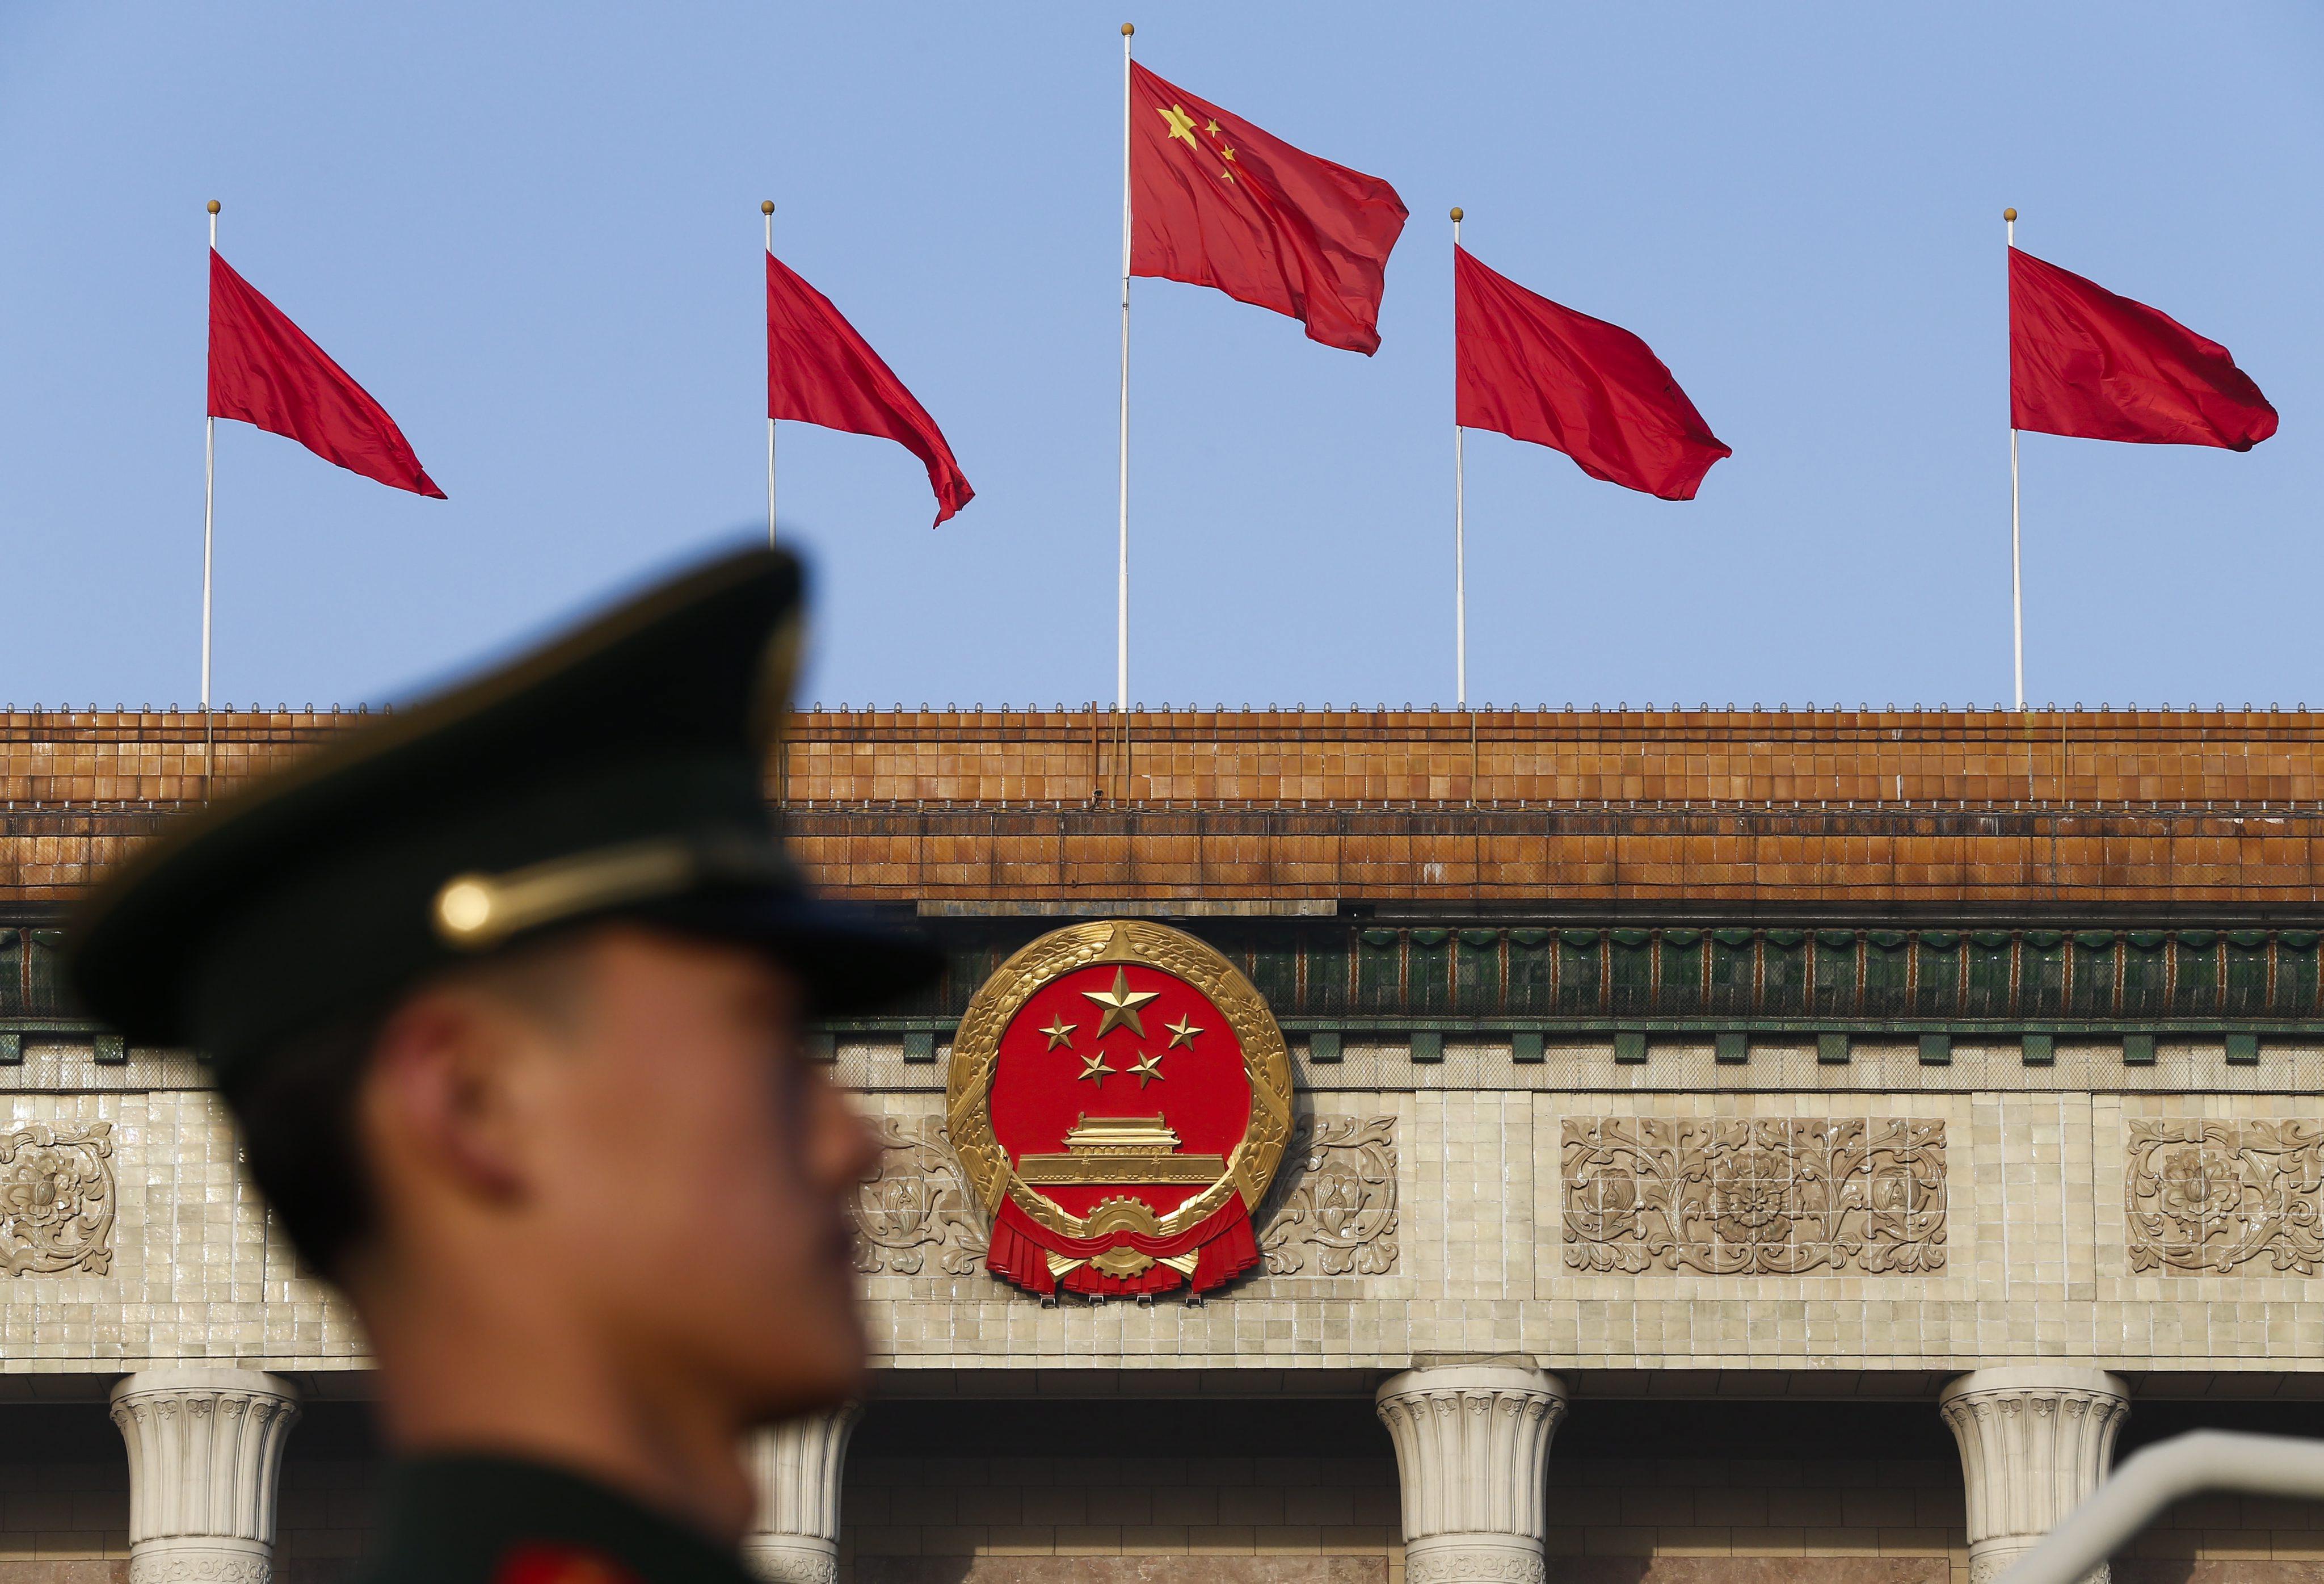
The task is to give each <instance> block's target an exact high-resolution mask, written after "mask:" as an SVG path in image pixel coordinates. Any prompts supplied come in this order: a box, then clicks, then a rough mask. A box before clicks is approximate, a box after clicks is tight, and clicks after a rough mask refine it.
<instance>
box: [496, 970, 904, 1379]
mask: <svg viewBox="0 0 2324 1584" xmlns="http://www.w3.org/2000/svg"><path fill="white" fill-rule="evenodd" d="M583 950H584V952H585V958H584V960H583V962H582V964H581V967H582V968H583V972H584V980H583V983H584V986H585V988H584V989H583V991H582V995H581V1005H580V1008H579V1011H580V1015H579V1016H577V1017H576V1018H574V1019H572V1020H571V1022H570V1027H569V1028H568V1029H567V1030H566V1031H564V1037H563V1038H560V1039H559V1040H558V1042H557V1043H558V1045H559V1046H561V1047H562V1049H561V1050H559V1051H557V1052H555V1053H554V1055H553V1057H552V1059H551V1060H550V1061H548V1062H547V1063H545V1064H543V1065H542V1067H541V1069H540V1072H541V1077H542V1079H543V1080H544V1082H545V1084H546V1086H547V1087H545V1088H543V1089H542V1090H541V1091H540V1092H539V1093H537V1094H536V1095H535V1096H534V1097H533V1104H532V1105H531V1106H530V1107H527V1108H528V1109H530V1110H531V1111H532V1112H533V1113H534V1115H535V1116H537V1117H538V1119H539V1136H538V1139H537V1141H536V1144H535V1147H534V1149H533V1150H532V1151H530V1152H528V1153H531V1154H532V1156H533V1161H534V1168H533V1169H534V1171H535V1172H536V1174H537V1175H536V1183H537V1190H536V1192H535V1193H534V1194H533V1195H531V1196H529V1197H530V1199H531V1203H530V1206H529V1207H528V1209H529V1216H528V1218H529V1219H530V1221H531V1222H532V1223H533V1225H534V1226H535V1227H536V1228H537V1230H538V1233H539V1236H541V1237H545V1238H548V1239H549V1240H551V1241H552V1243H553V1244H554V1245H555V1247H556V1250H557V1252H558V1253H559V1254H561V1255H562V1256H563V1261H564V1262H565V1263H566V1264H567V1271H568V1272H569V1274H570V1279H571V1280H572V1281H573V1283H575V1291H576V1297H577V1298H578V1300H579V1301H581V1302H582V1303H583V1304H584V1305H586V1307H587V1308H588V1309H589V1310H590V1311H593V1318H594V1319H595V1321H596V1322H597V1323H599V1324H600V1325H602V1326H604V1328H606V1329H607V1330H608V1331H609V1332H610V1333H611V1334H612V1335H613V1338H614V1339H615V1340H616V1342H617V1345H619V1346H621V1347H622V1348H625V1349H627V1350H629V1351H630V1352H631V1355H632V1364H633V1365H634V1366H636V1367H637V1368H639V1369H641V1370H644V1371H649V1372H653V1373H655V1374H659V1375H664V1376H667V1377H668V1378H669V1379H671V1380H673V1382H684V1383H685V1384H686V1385H690V1386H692V1387H694V1388H696V1389H703V1390H708V1391H711V1392H714V1393H718V1394H725V1395H729V1396H730V1397H731V1398H732V1400H733V1401H736V1402H738V1403H742V1404H744V1405H746V1406H747V1408H748V1409H749V1410H750V1411H752V1412H754V1413H758V1414H760V1415H761V1416H765V1417H775V1416H779V1415H781V1414H783V1413H790V1412H796V1411H798V1410H802V1409H806V1408H812V1407H816V1406H821V1405H825V1404H827V1403H833V1402H835V1401H837V1400H839V1399H841V1398H843V1397H844V1396H846V1395H848V1394H852V1393H853V1392H854V1391H856V1390H857V1389H859V1388H860V1386H861V1385H862V1370H863V1362H864V1339H863V1330H862V1320H861V1318H860V1316H859V1315H858V1313H857V1310H856V1299H855V1278H854V1272H853V1267H852V1264H851V1263H850V1259H849V1251H850V1245H849V1226H848V1222H847V1219H846V1213H845V1201H846V1197H847V1195H848V1194H849V1193H850V1192H851V1191H852V1190H853V1188H854V1186H855V1184H856V1183H857V1182H859V1181H861V1180H862V1177H863V1176H864V1174H865V1173H866V1172H867V1171H868V1170H869V1168H870V1166H871V1163H872V1160H873V1152H874V1150H875V1147H876V1146H875V1145H874V1143H873V1141H872V1138H871V1134H870V1132H869V1130H868V1129H867V1128H866V1127H865V1126H864V1125H863V1123H862V1120H861V1119H860V1118H858V1117H857V1116H856V1115H855V1114H854V1111H853V1108H852V1107H850V1106H849V1105H848V1104H847V1102H846V1101H845V1100H844V1099H843V1098H841V1096H840V1095H839V1093H838V1092H837V1091H836V1090H835V1088H833V1087H832V1086H831V1084H830V1082H829V1081H828V1080H827V1079H825V1076H824V1074H823V1072H822V1070H820V1069H819V1068H816V1067H815V1066H812V1065H810V1064H809V1063H808V1062H807V1060H806V1052H805V1050H804V1042H803V1040H802V1038H801V1026H800V1024H801V1010H802V996H801V989H800V986H799V983H798V979H797V978H796V977H794V976H793V975H792V974H790V973H789V972H788V970H786V969H784V968H780V967H779V966H777V965H776V964H775V963H773V962H772V961H771V960H770V959H767V958H765V957H763V956H761V955H759V954H757V953H755V952H752V951H750V950H746V949H740V948H737V947H733V946H729V945H723V944H714V943H709V942H705V941H700V940H691V939H687V938H683V937H678V936H674V935H668V934H663V933H659V932H656V931H647V930H642V929H632V928H625V927H615V928H609V929H606V930H604V931H599V932H597V933H595V935H593V936H592V937H591V938H589V939H588V940H587V941H586V944H585V945H584V948H583Z"/></svg>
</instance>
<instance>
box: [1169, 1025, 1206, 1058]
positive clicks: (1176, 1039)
mask: <svg viewBox="0 0 2324 1584" xmlns="http://www.w3.org/2000/svg"><path fill="white" fill-rule="evenodd" d="M1162 1026H1163V1027H1164V1028H1166V1029H1168V1030H1169V1031H1170V1043H1171V1044H1172V1045H1173V1046H1177V1045H1184V1046H1185V1047H1186V1049H1187V1050H1189V1051H1191V1050H1193V1049H1194V1036H1195V1035H1196V1034H1199V1033H1202V1032H1203V1031H1202V1030H1200V1029H1198V1028H1196V1027H1195V1026H1194V1019H1193V1018H1191V1017H1181V1018H1180V1019H1179V1020H1178V1021H1177V1022H1176V1023H1166V1024H1163V1025H1162Z"/></svg>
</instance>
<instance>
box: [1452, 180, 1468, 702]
mask: <svg viewBox="0 0 2324 1584" xmlns="http://www.w3.org/2000/svg"><path fill="white" fill-rule="evenodd" d="M1452 245H1453V246H1454V247H1456V248H1457V247H1459V246H1460V245H1461V211H1460V210H1459V209H1457V208H1456V209H1454V210H1453V211H1452ZM1455 356H1458V354H1457V353H1456V354H1455ZM1468 471H1469V468H1468V462H1467V459H1466V458H1465V457H1464V456H1463V455H1462V435H1461V421H1460V415H1459V413H1458V412H1455V413H1454V414H1453V420H1452V692H1453V699H1454V701H1455V702H1456V703H1457V704H1459V706H1460V707H1461V708H1462V709H1467V708H1469V530H1468V513H1467V509H1466V503H1465V502H1464V500H1463V498H1462V497H1463V496H1464V495H1465V494H1466V493H1467V487H1466V486H1467V484H1468Z"/></svg>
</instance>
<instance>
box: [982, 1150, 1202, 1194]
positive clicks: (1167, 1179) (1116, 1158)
mask: <svg viewBox="0 0 2324 1584" xmlns="http://www.w3.org/2000/svg"><path fill="white" fill-rule="evenodd" d="M1226 1174H1227V1158H1226V1157H1225V1156H1224V1155H1023V1156H1019V1158H1018V1162H1017V1181H1019V1182H1046V1183H1050V1184H1053V1185H1056V1186H1059V1187H1064V1186H1071V1185H1074V1184H1080V1185H1084V1186H1086V1185H1090V1184H1098V1183H1104V1184H1112V1183H1125V1182H1145V1183H1154V1184H1157V1185H1159V1184H1162V1183H1180V1182H1195V1183H1212V1182H1216V1181H1218V1180H1219V1179H1220V1178H1222V1177H1223V1176H1225V1175H1226Z"/></svg>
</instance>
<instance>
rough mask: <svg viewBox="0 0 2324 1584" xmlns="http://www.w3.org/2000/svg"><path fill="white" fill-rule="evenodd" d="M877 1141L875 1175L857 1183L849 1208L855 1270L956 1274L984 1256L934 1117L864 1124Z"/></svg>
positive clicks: (976, 1221)
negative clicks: (933, 1266)
mask: <svg viewBox="0 0 2324 1584" xmlns="http://www.w3.org/2000/svg"><path fill="white" fill-rule="evenodd" d="M871 1121H872V1122H873V1123H874V1125H876V1128H877V1130H878V1133H879V1135H880V1169H879V1171H878V1172H877V1173H875V1174H874V1175H873V1176H872V1177H871V1179H870V1180H869V1181H865V1182H862V1183H861V1184H859V1185H858V1186H857V1188H856V1190H855V1195H854V1198H853V1200H851V1201H850V1205H849V1209H850V1210H851V1211H852V1213H853V1220H854V1223H855V1268H856V1269H857V1270H859V1271H862V1272H863V1273H865V1274H867V1275H868V1274H872V1273H875V1272H879V1271H893V1272H896V1273H897V1274H899V1275H906V1276H916V1275H918V1274H921V1273H922V1272H923V1271H925V1270H926V1269H927V1264H928V1261H929V1259H930V1257H931V1256H933V1257H934V1259H935V1261H936V1268H937V1269H939V1270H942V1271H944V1272H945V1273H947V1274H951V1275H955V1276H964V1275H966V1274H969V1273H970V1272H971V1271H973V1270H974V1269H976V1267H977V1265H978V1264H979V1263H980V1262H982V1260H983V1258H984V1246H985V1230H984V1223H983V1218H982V1217H981V1216H979V1215H978V1214H977V1211H976V1207H975V1205H974V1202H973V1200H971V1199H970V1197H969V1193H968V1188H967V1185H966V1183H965V1182H964V1181H963V1180H962V1178H961V1172H960V1163H959V1162H958V1161H957V1160H955V1159H954V1155H953V1152H952V1141H951V1138H950V1135H948V1134H947V1133H946V1132H945V1119H944V1118H943V1117H942V1116H919V1117H912V1118H904V1117H897V1116H877V1117H873V1118H871Z"/></svg>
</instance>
